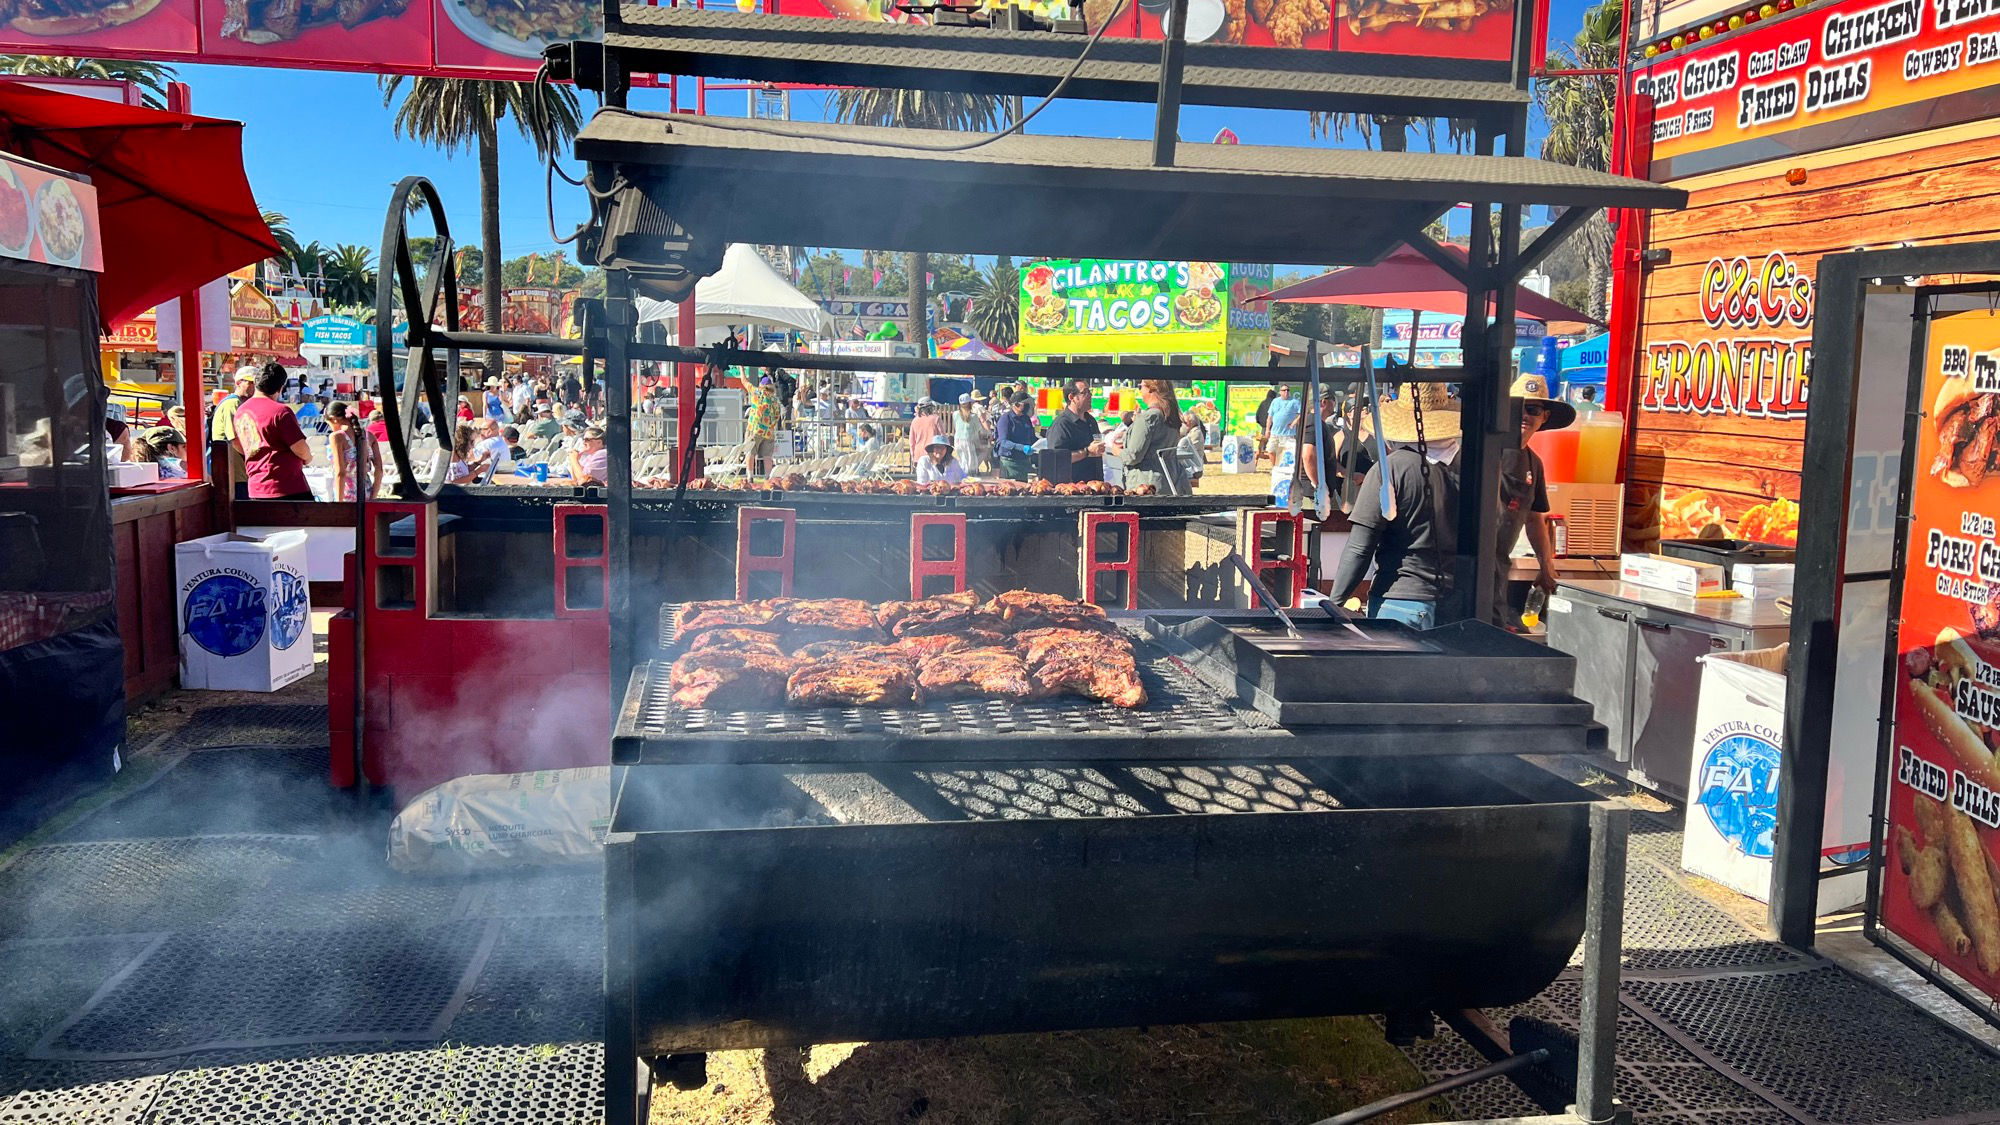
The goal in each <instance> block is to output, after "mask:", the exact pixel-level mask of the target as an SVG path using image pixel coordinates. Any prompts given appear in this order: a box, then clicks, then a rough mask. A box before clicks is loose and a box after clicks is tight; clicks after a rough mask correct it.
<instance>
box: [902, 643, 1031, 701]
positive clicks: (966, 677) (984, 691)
mask: <svg viewBox="0 0 2000 1125" xmlns="http://www.w3.org/2000/svg"><path fill="white" fill-rule="evenodd" d="M917 686H918V687H920V688H922V689H923V693H924V695H925V696H926V697H949V696H963V695H978V696H988V697H993V698H998V699H1033V698H1034V697H1035V695H1036V691H1035V681H1034V679H1033V678H1032V677H1031V676H1029V675H1028V666H1027V665H1026V664H1024V663H1022V662H1021V658H1020V657H1019V656H1017V655H1015V654H1014V653H1013V652H1012V651H1011V650H1009V649H1004V648H961V649H955V650H953V651H951V652H947V653H945V654H943V655H941V656H934V657H931V658H930V659H928V660H926V661H924V662H923V664H922V666H921V667H920V668H919V669H918V672H917Z"/></svg>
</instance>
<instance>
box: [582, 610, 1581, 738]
mask: <svg viewBox="0 0 2000 1125" xmlns="http://www.w3.org/2000/svg"><path fill="white" fill-rule="evenodd" d="M1242 616H1243V617H1244V618H1246V619H1249V620H1246V621H1245V622H1243V623H1246V624H1248V623H1253V622H1254V623H1260V624H1261V623H1268V622H1271V621H1273V620H1275V619H1274V618H1271V617H1269V616H1268V615H1260V614H1246V615H1242ZM1194 620H1208V619H1207V618H1198V619H1194ZM1119 621H1120V624H1121V626H1122V627H1123V628H1125V629H1126V631H1127V633H1128V635H1130V636H1131V638H1132V640H1133V648H1134V655H1135V657H1136V658H1137V663H1138V667H1139V675H1140V679H1141V681H1142V682H1143V683H1144V684H1145V687H1146V695H1147V699H1148V701H1147V703H1146V705H1145V706H1143V707H1139V708H1134V709H1130V710H1126V709H1121V708H1117V707H1111V706H1108V705H1106V704H1102V703H1097V702H1094V701H1091V700H1086V699H1080V698H1067V697H1066V698H1055V699H1044V700H1035V701H1028V702H1016V701H1010V700H999V699H948V700H936V701H931V702H927V703H924V704H922V705H919V706H906V707H818V708H793V707H781V708H770V709H763V710H732V711H717V710H707V709H685V708H680V707H676V706H674V705H673V703H672V701H671V698H670V696H671V693H670V691H669V689H668V686H667V673H668V669H669V667H670V663H671V661H670V660H667V659H662V660H657V661H650V662H646V663H642V664H640V665H639V666H638V667H636V668H635V669H634V670H633V673H632V680H631V682H630V684H629V685H628V687H627V690H626V695H625V705H624V706H623V707H622V708H621V709H620V712H619V716H618V724H617V728H616V730H615V731H614V733H613V737H612V761H613V762H615V763H617V764H621V765H638V764H698V763H710V764H721V763H750V762H761V763H773V764H775V763H839V762H953V763H964V762H1060V761H1093V762H1139V761H1162V760H1180V761H1187V762H1193V761H1230V760H1239V761H1240V760H1245V759H1251V758H1256V759H1262V760H1266V761H1268V760H1271V759H1274V758H1299V757H1346V756H1371V755H1374V756H1381V755H1436V754H1520V753H1524V752H1527V751H1530V750H1532V751H1534V752H1536V753H1551V754H1559V753H1583V752H1586V751H1587V750H1588V749H1589V746H1588V744H1587V742H1588V725H1589V723H1590V710H1589V707H1588V706H1587V705H1584V704H1580V703H1575V702H1574V701H1571V705H1570V706H1568V707H1566V708H1564V707H1546V708H1528V709H1525V710H1510V709H1506V708H1495V707H1490V706H1482V707H1480V708H1478V709H1477V710H1476V713H1475V712H1474V711H1468V710H1465V709H1462V708H1454V707H1452V706H1450V705H1448V704H1440V705H1435V706H1425V707H1411V706H1410V705H1408V704H1407V703H1401V702H1390V703H1380V702H1378V701H1369V702H1368V703H1366V704H1362V705H1354V704H1348V705H1345V706H1342V707H1339V708H1321V709H1319V710H1318V712H1317V713H1316V714H1315V715H1314V716H1313V721H1310V722H1307V721H1297V720H1294V721H1290V722H1287V721H1284V720H1281V719H1280V718H1278V717H1275V716H1274V715H1273V714H1271V713H1269V710H1267V709H1262V708H1260V707H1259V706H1258V705H1257V703H1256V701H1255V699H1254V698H1253V697H1246V696H1244V695H1243V694H1242V693H1240V692H1239V691H1237V690H1234V689H1228V688H1224V687H1221V686H1218V681H1219V677H1218V676H1217V675H1216V674H1215V672H1214V671H1213V670H1210V671H1208V672H1207V673H1206V674H1204V673H1203V671H1202V669H1200V668H1198V667H1197V666H1196V664H1195V663H1194V662H1192V661H1191V660H1190V659H1189V657H1190V656H1192V655H1194V651H1193V650H1191V649H1187V648H1186V647H1185V646H1179V647H1181V649H1182V651H1180V652H1176V651H1174V650H1173V647H1171V646H1177V645H1178V642H1177V641H1167V640H1163V639H1161V638H1159V637H1155V636H1150V635H1148V633H1146V632H1144V631H1142V628H1141V626H1142V622H1141V620H1140V619H1139V618H1137V617H1127V616H1120V618H1119ZM1496 632H1497V631H1496ZM1502 635H1503V636H1504V634H1502ZM662 640H664V641H668V642H671V640H672V638H671V637H663V638H662ZM1524 643H1529V644H1531V647H1535V648H1540V646H1533V645H1532V642H1524ZM1422 647H1423V651H1422V652H1419V653H1413V654H1406V655H1423V656H1429V657H1431V658H1432V659H1445V658H1449V654H1446V653H1444V652H1443V650H1440V649H1433V648H1431V647H1430V646H1422ZM1354 655H1356V656H1359V657H1363V658H1365V659H1366V660H1368V661H1381V660H1383V659H1384V655H1385V654H1383V653H1381V652H1379V651H1369V652H1365V653H1356V654H1354ZM1314 658H1315V659H1326V658H1327V657H1326V656H1325V654H1316V655H1315V657H1314ZM1564 659H1567V658H1564Z"/></svg>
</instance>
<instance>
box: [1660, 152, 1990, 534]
mask: <svg viewBox="0 0 2000 1125" xmlns="http://www.w3.org/2000/svg"><path fill="white" fill-rule="evenodd" d="M1996 159H2000V121H1984V122H1978V123H1975V124H1971V125H1966V126H1958V127H1953V128H1947V129H1936V130H1929V131H1926V132H1921V133H1915V134H1910V135H1907V136H1903V137H1897V138H1892V139H1888V140H1883V141H1875V142H1870V143H1868V144H1863V145H1854V146H1851V147H1848V148H1843V149H1834V150H1829V151H1827V152H1820V153H1813V154H1810V155H1807V156H1802V157H1800V156H1795V157H1788V158H1785V159H1782V160H1775V161H1769V162H1766V163H1763V164H1756V165H1751V166H1748V167H1745V168H1738V169H1732V170H1730V171H1727V172H1718V173H1714V174H1711V175H1707V176H1700V177H1693V178H1690V179H1686V180H1682V181H1679V182H1678V183H1677V184H1676V186H1678V187H1683V188H1686V189H1688V192H1689V197H1688V207H1687V209H1686V210H1685V211H1681V212H1677V213H1659V214H1656V215H1655V216H1654V217H1653V222H1652V238H1651V241H1650V242H1649V244H1648V245H1649V248H1650V249H1653V250H1656V251H1657V250H1665V251H1667V252H1668V253H1669V255H1670V260H1669V261H1668V262H1666V263H1664V264H1660V265H1655V266H1651V267H1649V268H1648V270H1647V273H1646V276H1645V279H1644V285H1645V298H1644V303H1643V305H1642V308H1641V314H1640V320H1641V323H1640V330H1639V361H1638V367H1637V372H1638V374H1637V383H1636V386H1635V387H1634V393H1633V402H1634V403H1635V409H1636V411H1637V415H1638V417H1637V418H1636V420H1635V427H1634V439H1633V443H1632V451H1631V456H1630V460H1629V462H1628V464H1627V470H1626V480H1627V488H1626V508H1625V545H1626V549H1627V550H1646V549H1649V548H1650V547H1651V546H1652V545H1653V544H1655V543H1657V542H1658V540H1659V539H1660V538H1661V537H1662V535H1663V534H1664V535H1665V536H1666V537H1668V538H1674V537H1679V536H1685V535H1692V534H1695V533H1696V532H1698V531H1699V530H1700V528H1699V526H1697V525H1698V524H1700V523H1704V522H1707V521H1708V520H1709V519H1710V518H1711V517H1712V515H1713V513H1714V512H1716V511H1720V513H1721V515H1722V521H1721V522H1722V523H1723V525H1724V527H1725V528H1727V529H1728V530H1730V531H1731V532H1732V533H1734V532H1735V531H1736V530H1737V528H1738V525H1739V522H1740V521H1741V520H1742V518H1743V516H1744V515H1745V514H1746V513H1747V512H1749V511H1750V510H1751V509H1753V508H1756V507H1757V506H1759V505H1763V504H1765V503H1766V501H1768V500H1770V499H1771V498H1774V497H1782V498H1784V499H1787V500H1792V501H1796V500H1797V499H1798V495H1799V466H1800V461H1801V458H1802V453H1803V447H1804V441H1805V401H1806V397H1807V392H1808V387H1807V386H1805V385H1803V384H1799V385H1793V384H1792V383H1789V382H1787V378H1788V376H1790V375H1791V374H1793V373H1795V372H1796V371H1797V370H1800V369H1802V364H1803V362H1804V360H1805V359H1806V357H1807V356H1809V355H1810V350H1811V348H1810V344H1811V338H1812V319H1811V315H1810V305H1811V303H1812V302H1813V300H1814V299H1815V298H1816V297H1817V294H1816V293H1814V292H1812V291H1811V286H1812V282H1813V277H1814V273H1815V266H1816V264H1817V262H1818V261H1819V259H1820V257H1821V256H1822V255H1825V254H1829V253H1838V252H1841V251H1846V250H1853V249H1859V248H1864V247H1875V248H1882V247H1893V246H1906V245H1921V244H1925V243H1940V242H1962V241H1977V240H1982V239H1994V238H2000V191H1996V190H1995V187H1994V183H1995V180H1994V172H1993V168H1994V166H1995V161H1996ZM1792 169H1800V170H1803V172H1804V176H1805V182H1804V183H1803V184H1798V185H1793V184H1789V183H1787V182H1786V173H1787V171H1788V170H1792ZM1773 254H1776V255H1780V256H1781V258H1780V263H1779V266H1778V272H1779V273H1780V274H1781V275H1788V274H1789V275H1792V276H1793V281H1792V283H1791V284H1790V285H1788V286H1786V287H1785V289H1786V298H1787V300H1789V301H1791V302H1793V305H1794V306H1796V304H1797V303H1798V302H1799V301H1800V300H1801V299H1803V301H1804V303H1805V306H1806V307H1805V309H1804V310H1803V311H1804V313H1805V315H1803V316H1798V315H1795V314H1796V312H1797V311H1799V310H1797V309H1796V307H1793V308H1784V309H1781V306H1780V305H1779V303H1778V302H1776V301H1775V300H1774V301H1773V302H1771V304H1770V305H1769V306H1768V308H1769V309H1771V310H1780V311H1778V312H1777V315H1776V317H1775V318H1770V317H1766V316H1765V315H1763V313H1762V312H1761V311H1759V310H1757V309H1755V307H1754V305H1753V307H1752V308H1751V310H1750V315H1748V316H1747V317H1728V316H1722V317H1718V316H1717V315H1716V314H1717V313H1718V312H1724V311H1725V309H1726V306H1722V305H1721V303H1720V302H1718V301H1716V300H1715V299H1713V298H1711V299H1710V300H1708V301H1706V302H1704V299H1703V287H1704V284H1705V280H1706V281H1707V282H1708V283H1715V282H1716V279H1717V278H1718V276H1719V277H1721V278H1723V279H1724V282H1723V283H1722V284H1720V285H1718V290H1726V288H1727V286H1726V279H1727V278H1728V277H1729V276H1730V274H1731V272H1732V271H1733V270H1734V269H1735V268H1736V267H1735V264H1736V262H1737V260H1738V259H1741V260H1742V262H1743V263H1744V268H1745V269H1746V270H1747V273H1748V275H1749V276H1750V277H1752V278H1758V279H1759V280H1760V281H1761V278H1762V275H1763V273H1764V271H1765V266H1766V263H1767V262H1768V261H1770V259H1771V255H1773ZM1717 262H1719V263H1721V266H1720V268H1719V270H1718V268H1717V267H1715V266H1713V265H1712V263H1717ZM1705 305H1706V307H1704V306H1705ZM1774 319H1775V322H1773V320H1774ZM1732 321H1734V322H1735V323H1732ZM1683 346H1684V348H1685V350H1683ZM1704 350H1705V351H1706V352H1707V354H1708V356H1709V357H1710V358H1711V361H1712V363H1713V364H1715V365H1718V366H1708V367H1707V368H1706V373H1707V374H1708V375H1710V376H1715V375H1716V374H1717V373H1718V371H1719V378H1715V377H1711V378H1703V377H1699V376H1698V372H1702V371H1703V370H1704V369H1703V368H1702V367H1700V366H1697V365H1694V364H1692V363H1691V362H1688V361H1686V360H1684V359H1683V357H1688V359H1690V360H1691V358H1692V357H1693V355H1695V354H1697V353H1699V352H1702V351H1704ZM1731 367H1733V368H1734V371H1733V372H1732V371H1731V370H1730V368H1731ZM1732 375H1733V379H1732V377H1731V376H1732ZM1696 491H1699V492H1701V493H1703V494H1704V495H1702V496H1692V495H1690V494H1692V493H1695V492H1696ZM1663 512H1664V517H1663Z"/></svg>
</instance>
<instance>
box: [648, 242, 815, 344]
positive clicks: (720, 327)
mask: <svg viewBox="0 0 2000 1125" xmlns="http://www.w3.org/2000/svg"><path fill="white" fill-rule="evenodd" d="M633 303H634V304H635V305H637V306H638V309H639V323H641V324H645V323H647V322H649V321H661V322H664V323H665V324H666V326H667V332H668V336H669V338H672V337H673V336H674V335H675V334H676V333H678V332H679V330H680V328H679V323H678V322H679V320H680V306H679V305H677V304H673V303H671V302H668V301H656V300H653V299H652V298H650V297H638V298H634V301H633ZM751 324H763V325H769V326H771V327H774V328H796V329H798V330H799V331H801V332H811V333H814V334H816V335H820V336H831V335H832V334H833V332H834V324H833V318H832V317H830V316H828V315H827V314H826V310H825V309H822V308H820V307H819V303H818V302H817V301H814V300H813V299H812V298H811V297H808V296H806V295H805V294H804V293H801V292H799V291H798V288H797V287H795V286H794V285H793V284H792V283H791V282H789V281H786V280H785V279H784V278H782V277H779V276H778V273H777V271H776V270H773V269H772V268H771V267H770V266H769V265H768V264H766V263H765V261H764V259H762V258H759V257H758V256H757V252H756V251H755V250H753V249H751V248H750V247H749V246H748V245H747V244H745V243H741V242H733V243H730V245H729V249H728V250H726V251H724V253H723V255H722V268H721V269H720V270H718V271H716V272H715V273H714V274H712V275H710V276H708V277H704V278H702V279H701V280H700V281H698V282H696V283H695V287H694V327H695V340H696V342H698V343H702V344H712V343H716V342H717V341H720V340H721V339H722V337H723V336H724V335H725V334H726V333H727V331H728V329H730V328H732V327H743V326H746V325H751Z"/></svg>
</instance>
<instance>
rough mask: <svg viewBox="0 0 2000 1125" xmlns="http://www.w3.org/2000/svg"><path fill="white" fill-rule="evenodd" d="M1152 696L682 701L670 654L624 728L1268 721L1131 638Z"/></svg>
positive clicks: (1116, 731)
mask: <svg viewBox="0 0 2000 1125" xmlns="http://www.w3.org/2000/svg"><path fill="white" fill-rule="evenodd" d="M1136 649H1137V652H1136V655H1137V656H1138V664H1139V676H1140V679H1141V681H1142V682H1144V684H1145V685H1146V695H1147V698H1148V700H1149V702H1148V703H1147V704H1146V705H1145V706H1144V707H1140V708H1135V709H1131V710H1127V709H1124V708H1118V707H1112V706H1109V705H1106V704H1101V703H1095V702H1092V701H1090V700H1086V699H1048V700H1034V701H1029V702H1017V701H1013V700H1002V699H950V700H937V701H933V702H930V703H926V704H923V705H922V706H917V707H821V708H812V709H806V708H781V709H775V710H758V711H710V710H706V709H689V710H683V709H681V708H678V707H675V706H674V705H673V703H672V699H671V693H670V691H669V689H668V687H667V671H668V667H669V665H668V663H667V662H665V661H657V662H654V663H651V664H648V665H646V666H645V680H644V686H643V688H642V691H641V695H640V698H639V705H638V714H637V716H636V723H635V724H634V725H633V728H632V729H631V730H629V731H621V732H620V733H621V734H627V735H636V736H638V737H640V738H645V739H673V740H698V739H715V738H730V739H737V738H748V737H755V738H759V739H773V738H777V739H786V738H806V739H813V740H820V739H834V738H839V739H868V738H887V739H930V738H942V739H951V738H963V737H974V736H976V737H981V738H984V737H996V738H1007V737H1038V736H1039V737H1051V736H1053V737H1063V738H1076V737H1085V738H1088V737H1114V738H1159V737H1163V736H1174V737H1179V738H1186V739H1191V740H1199V739H1201V738H1204V737H1208V736H1213V735H1218V734H1220V735H1241V734H1244V733H1246V732H1249V731H1258V730H1275V729H1277V728H1276V725H1275V724H1274V723H1272V722H1271V720H1270V719H1268V718H1266V717H1264V716H1263V715H1261V714H1259V713H1257V712H1255V711H1250V710H1245V709H1238V708H1234V707H1231V706H1229V705H1228V704H1226V703H1224V702H1223V701H1222V699H1221V698H1220V697H1219V696H1217V695H1216V693H1215V692H1214V691H1212V690H1211V689H1209V688H1208V687H1206V686H1205V685H1203V684H1202V683H1201V682H1200V681H1199V680H1197V679H1195V678H1194V676H1193V674H1192V673H1189V672H1187V671H1185V670H1184V669H1183V668H1182V667H1181V666H1180V664H1179V662H1178V661H1176V660H1175V659H1173V658H1172V657H1170V656H1167V655H1166V654H1164V653H1162V652H1160V651H1159V650H1158V649H1156V648H1153V647H1152V646H1150V645H1147V644H1144V643H1140V644H1138V645H1137V646H1136Z"/></svg>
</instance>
